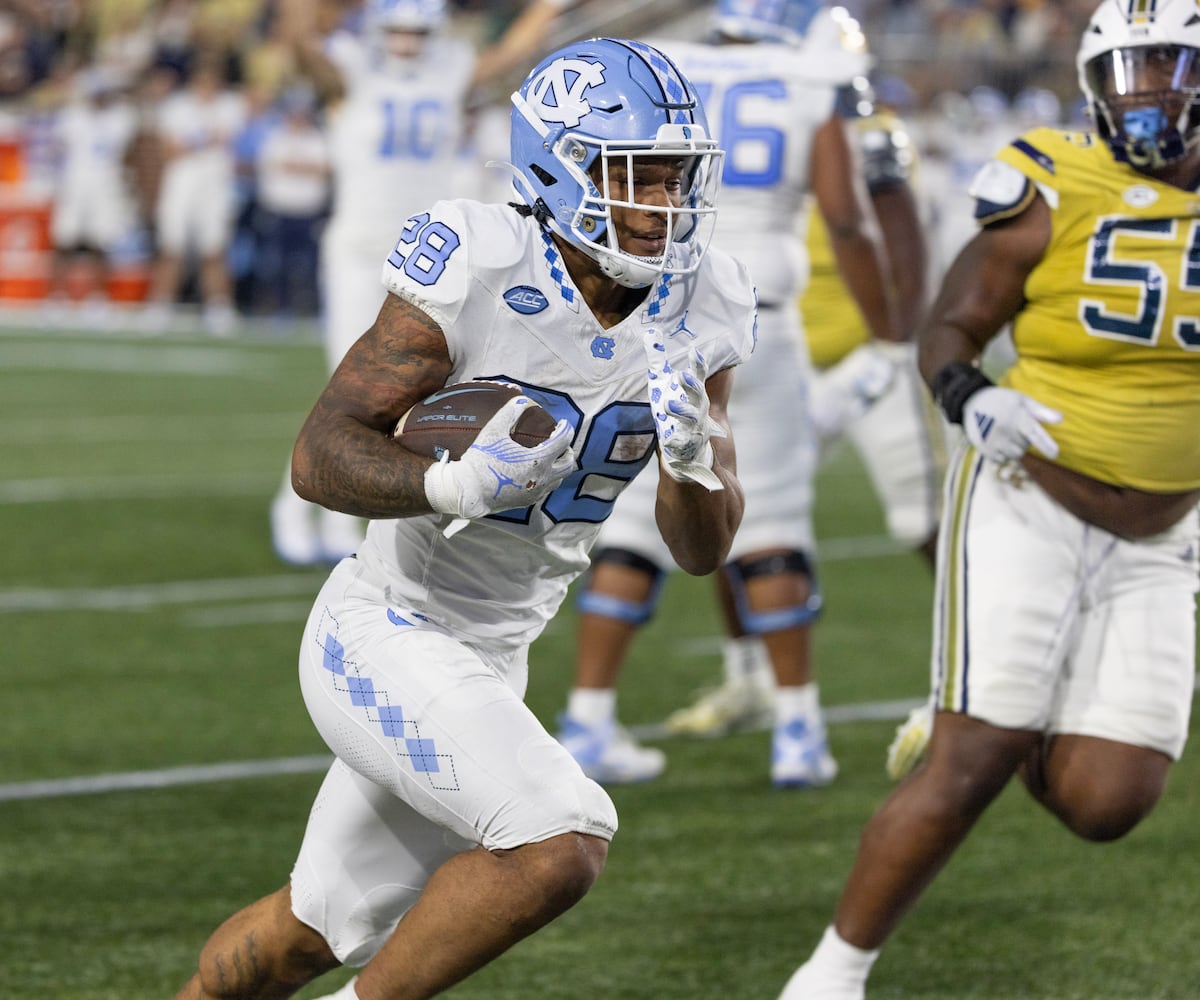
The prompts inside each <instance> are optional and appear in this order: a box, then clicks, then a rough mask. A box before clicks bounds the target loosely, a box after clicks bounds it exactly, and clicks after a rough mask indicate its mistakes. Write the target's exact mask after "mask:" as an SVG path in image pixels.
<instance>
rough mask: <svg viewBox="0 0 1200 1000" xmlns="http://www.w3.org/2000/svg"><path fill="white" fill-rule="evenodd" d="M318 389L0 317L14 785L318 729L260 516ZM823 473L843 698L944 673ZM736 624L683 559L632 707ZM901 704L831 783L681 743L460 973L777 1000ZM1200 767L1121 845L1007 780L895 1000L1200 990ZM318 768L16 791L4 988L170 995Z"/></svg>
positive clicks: (259, 751) (898, 954) (166, 762)
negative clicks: (514, 925) (597, 866)
mask: <svg viewBox="0 0 1200 1000" xmlns="http://www.w3.org/2000/svg"><path fill="white" fill-rule="evenodd" d="M322 381H323V361H322V358H321V353H320V349H319V347H318V345H316V344H315V343H311V342H302V343H299V344H295V343H288V342H285V341H283V340H280V339H278V338H276V339H271V338H266V337H263V338H257V339H256V338H253V337H249V338H244V339H243V340H240V341H236V342H205V341H203V340H197V339H188V338H186V337H177V338H170V339H153V340H141V339H135V338H122V337H119V336H107V337H83V336H80V337H75V336H69V335H61V334H56V335H50V334H39V333H34V332H19V331H13V330H10V331H8V332H6V333H3V334H0V421H2V424H0V426H3V427H4V429H5V430H4V434H3V436H2V439H0V518H2V519H3V522H2V523H3V529H4V530H3V538H4V559H3V561H2V563H0V622H2V624H3V629H4V636H5V644H4V648H5V657H4V661H3V666H2V667H0V678H2V679H3V682H4V686H3V692H4V693H3V700H2V702H0V704H2V706H3V737H2V739H0V745H2V746H3V748H4V752H3V753H2V754H0V785H4V784H12V783H19V782H29V781H34V780H52V779H60V778H70V777H79V776H95V775H104V774H109V773H114V772H126V771H153V770H156V769H160V768H168V767H179V766H184V765H204V764H214V763H220V762H226V761H238V760H255V759H262V758H285V757H297V756H305V755H314V754H321V753H323V752H324V748H323V746H322V744H321V743H320V740H319V739H318V738H317V737H316V735H315V734H314V733H313V731H312V728H311V726H310V724H309V722H308V719H307V716H306V715H305V713H304V710H303V706H302V705H301V701H300V697H299V693H298V690H297V686H296V683H295V655H296V643H297V639H298V635H299V629H300V626H301V624H302V621H303V617H304V615H305V612H306V609H307V604H308V601H309V599H310V597H311V595H312V594H313V593H314V592H315V590H316V588H317V587H318V586H319V584H320V581H321V574H320V573H319V572H307V571H296V570H287V569H285V568H283V567H281V566H280V565H279V564H278V563H277V561H276V560H275V558H274V556H273V554H272V552H271V549H270V543H269V538H268V534H267V520H266V519H267V505H268V503H269V500H270V497H271V495H272V493H273V491H274V489H275V486H276V484H277V483H278V481H279V478H280V476H281V475H282V471H283V465H284V461H285V458H286V455H287V452H288V449H289V448H290V443H291V439H292V436H293V434H294V432H295V429H296V427H297V426H298V424H299V422H300V420H301V419H302V418H303V415H304V413H305V411H306V410H307V408H308V406H309V404H310V403H311V401H312V399H313V397H314V396H315V394H316V392H317V391H318V389H319V387H320V384H321V382H322ZM818 491H819V504H818V528H819V534H820V536H821V538H822V539H823V540H824V541H825V543H826V549H827V551H828V553H829V554H830V558H829V559H827V560H825V561H823V562H822V564H821V568H820V572H821V581H822V586H823V589H824V593H825V598H826V613H825V617H824V620H823V621H822V623H821V624H820V626H819V627H818V630H817V634H816V635H817V638H816V658H817V667H818V671H819V674H820V679H821V686H822V693H823V698H824V700H825V702H826V703H827V704H829V705H848V704H853V703H858V702H863V701H870V700H879V699H883V700H891V699H904V698H916V697H919V696H920V695H921V694H923V692H924V687H925V676H926V669H927V668H926V659H927V647H928V634H929V591H930V579H929V575H928V573H927V571H926V570H925V568H924V567H923V566H922V565H921V563H920V562H919V561H918V560H916V558H915V557H912V556H910V555H908V554H904V553H892V554H885V555H875V556H866V557H857V558H851V557H848V556H847V546H846V545H845V544H843V543H842V541H841V540H844V539H851V540H852V539H857V538H867V539H877V538H878V536H879V535H880V534H881V533H882V528H881V522H880V518H879V514H878V510H877V507H876V505H875V503H874V501H873V499H872V497H871V494H870V490H869V487H868V486H867V484H866V481H865V479H864V477H863V474H862V471H861V469H860V468H859V466H858V464H857V462H856V460H855V459H854V457H853V455H852V454H851V453H849V452H842V453H839V454H837V455H836V456H834V458H833V460H832V461H831V462H830V464H829V465H827V466H826V467H825V469H824V471H823V473H822V476H821V481H820V484H819V487H818ZM213 580H228V581H241V582H242V584H243V585H242V587H241V588H240V589H239V590H237V591H235V592H230V593H226V594H217V593H213V592H212V591H210V590H207V589H205V588H204V587H203V586H202V585H203V584H204V583H205V582H206V581H213ZM167 584H171V585H177V584H192V585H193V586H192V587H191V588H190V589H188V588H184V587H178V586H173V587H172V589H166V590H164V589H162V587H165V585H167ZM717 640H718V627H717V625H716V619H715V613H714V604H713V601H712V596H711V585H710V582H709V581H704V580H695V579H691V578H687V577H683V576H676V577H672V578H671V579H670V581H669V583H668V585H667V587H666V589H665V592H664V603H663V606H662V610H661V613H660V615H659V617H658V618H657V619H656V620H655V621H654V622H653V623H652V624H651V625H650V626H648V627H647V628H646V629H645V630H644V632H643V634H642V635H641V636H640V637H639V639H638V642H637V644H636V645H635V648H634V652H633V656H632V659H631V661H630V663H629V666H628V669H627V673H626V678H625V683H624V685H623V687H622V689H621V710H622V715H623V717H624V719H625V721H627V722H630V723H650V722H654V721H656V720H658V719H661V718H662V716H663V715H664V714H665V713H666V712H667V711H669V710H670V709H672V708H674V707H677V705H678V704H679V703H680V702H681V701H683V700H684V699H685V698H687V697H688V696H689V695H690V693H691V692H692V691H693V690H694V689H695V688H696V687H698V686H701V685H703V684H706V683H709V682H711V681H712V680H714V679H715V678H716V676H717V673H718V671H719V659H718V655H717ZM572 641H573V629H572V613H571V611H570V608H569V607H568V608H567V609H565V611H564V613H563V614H562V615H561V616H560V618H559V619H558V620H557V621H556V622H554V623H553V624H552V626H551V628H550V629H549V630H548V631H547V633H546V634H545V635H544V636H543V638H542V639H541V640H540V641H539V642H538V643H537V645H536V646H535V647H534V650H533V653H532V657H531V663H532V670H531V684H530V693H529V700H530V704H531V705H532V706H533V708H534V710H535V711H536V712H537V713H538V714H539V715H540V716H541V717H542V718H543V719H544V720H546V721H547V722H548V724H550V725H553V718H554V715H555V714H556V713H557V712H558V711H559V710H560V709H561V707H562V702H563V698H564V695H565V691H566V688H567V685H568V683H569V679H570V668H571V659H572ZM893 726H894V723H892V722H888V721H883V722H860V723H846V724H840V725H837V726H835V727H834V729H833V731H832V739H833V744H834V749H835V751H836V753H837V756H838V758H839V760H840V763H841V766H842V776H841V777H840V779H839V780H838V781H837V782H836V783H835V784H834V785H833V786H832V787H830V788H828V789H824V790H821V791H816V792H808V793H780V792H776V791H773V790H772V789H771V788H770V787H769V784H768V782H767V753H768V741H767V736H766V734H764V733H750V734H745V735H741V736H737V737H733V738H729V739H724V740H719V741H693V742H686V741H675V742H670V743H663V744H662V745H663V746H664V748H666V749H667V751H668V753H669V757H670V762H669V766H668V770H667V772H666V774H665V775H664V776H663V778H662V779H661V780H660V781H658V782H655V783H653V784H650V785H645V786H640V787H627V788H616V789H613V790H612V795H613V798H614V800H615V801H616V804H617V807H618V810H619V813H620V817H621V829H620V832H619V833H618V835H617V837H616V839H615V841H614V843H613V847H612V853H611V856H610V860H609V865H608V868H607V870H606V872H605V874H604V876H603V877H602V878H601V880H600V882H599V883H598V884H597V886H596V888H595V889H594V890H593V892H592V893H591V894H590V895H589V896H588V898H587V899H586V900H584V901H583V903H581V904H580V905H579V906H578V907H576V908H575V909H574V910H573V911H571V912H570V913H568V914H567V915H566V916H564V917H563V918H562V919H560V920H559V921H558V922H556V923H555V924H553V925H551V926H550V927H549V928H547V929H546V930H544V931H542V932H541V933H539V934H537V935H535V936H534V937H532V938H530V939H529V940H528V941H526V942H524V943H522V944H521V945H520V946H518V947H517V948H516V949H514V950H513V951H512V952H510V953H509V954H508V955H506V956H504V957H503V958H502V959H501V960H500V961H498V962H496V963H495V964H494V965H492V966H491V967H489V968H487V969H485V970H484V971H482V972H481V973H479V974H478V975H476V976H475V977H473V978H472V979H470V980H468V981H467V982H466V983H464V984H462V985H461V986H460V987H458V988H456V989H455V990H453V991H451V994H450V995H453V996H455V997H458V998H461V1000H485V998H486V1000H577V998H578V1000H585V998H592V997H623V998H636V1000H675V998H679V1000H684V998H687V1000H709V998H711V1000H718V998H719V1000H743V998H744V1000H758V998H762V1000H773V998H774V997H775V996H776V995H777V993H778V990H779V988H780V987H781V985H782V983H783V982H784V980H785V979H786V978H787V976H788V974H789V973H790V971H791V969H792V968H793V966H794V965H795V964H796V963H797V962H798V961H800V960H801V959H802V958H803V957H804V956H805V955H806V954H807V952H808V951H809V949H810V948H811V946H812V945H813V943H814V942H815V940H816V939H817V937H818V936H819V934H820V932H821V929H822V928H823V926H824V925H825V923H826V922H827V921H828V919H829V916H830V913H831V910H832V907H833V905H834V902H835V900H836V897H837V893H838V891H839V888H840V885H841V881H842V879H843V877H844V876H845V873H846V870H847V868H848V866H849V864H850V861H851V858H852V855H853V851H854V848H855V844H856V841H857V838H858V834H859V831H860V830H861V828H862V825H863V823H864V822H865V820H866V819H867V817H868V816H869V815H870V813H871V812H872V810H873V809H874V808H875V806H876V805H877V804H878V802H879V801H880V800H881V798H882V797H883V796H884V795H885V794H886V793H887V791H888V788H889V785H888V783H887V780H886V778H885V777H884V774H883V769H882V762H883V750H884V747H885V746H886V744H887V742H888V740H889V739H890V736H891V732H892V729H893ZM1198 766H1200V765H1197V764H1196V763H1194V756H1193V757H1190V758H1189V757H1185V759H1184V761H1183V762H1182V763H1181V764H1180V765H1179V766H1178V767H1177V768H1176V769H1175V771H1174V772H1173V774H1172V778H1171V783H1170V786H1169V788H1168V791H1167V794H1166V796H1165V798H1164V800H1163V802H1162V804H1161V805H1160V807H1159V809H1158V810H1157V811H1156V812H1155V814H1154V815H1153V816H1152V817H1151V819H1150V820H1148V821H1147V822H1146V823H1144V824H1143V825H1142V827H1141V828H1139V829H1138V830H1137V831H1135V832H1134V833H1133V834H1132V835H1131V836H1130V837H1128V838H1127V839H1126V840H1124V841H1122V842H1120V843H1117V844H1112V845H1105V846H1095V845H1087V844H1084V843H1082V842H1080V841H1077V840H1075V839H1074V838H1072V837H1070V836H1069V835H1068V834H1067V833H1065V832H1064V831H1063V830H1061V829H1059V828H1058V827H1056V826H1055V825H1054V823H1053V822H1052V821H1051V820H1050V819H1049V817H1047V816H1046V815H1044V814H1042V813H1041V812H1039V811H1038V809H1037V808H1036V807H1035V806H1033V805H1032V804H1031V803H1030V802H1029V801H1028V800H1027V798H1025V797H1024V796H1023V795H1022V794H1021V793H1020V792H1019V791H1018V790H1016V789H1010V790H1009V791H1008V792H1006V793H1005V795H1003V796H1002V797H1001V799H1000V801H999V802H997V804H996V805H995V807H994V808H993V809H992V810H991V811H990V812H989V814H988V815H987V816H986V817H985V819H984V821H983V823H982V824H981V826H980V827H979V829H978V830H977V831H976V832H975V834H974V835H973V836H972V837H971V838H970V839H969V840H968V842H967V844H966V845H965V846H964V848H963V849H962V850H961V851H960V852H959V854H958V855H957V856H956V857H955V858H954V860H953V861H952V862H951V864H950V866H949V867H948V869H947V870H946V871H945V872H944V874H943V875H942V877H941V878H940V879H939V880H938V881H937V882H936V883H935V884H934V886H933V887H932V889H931V890H930V891H929V893H928V894H927V896H926V897H925V898H924V900H923V901H922V902H921V904H920V905H919V907H918V908H917V910H916V911H915V912H914V913H913V915H912V916H911V918H910V919H909V920H908V921H906V922H905V923H904V924H903V925H902V926H901V929H900V931H899V932H898V933H897V935H896V936H895V938H894V940H893V942H892V943H891V945H890V946H889V948H888V949H887V951H886V953H885V954H884V956H883V957H882V958H881V959H880V961H879V964H878V966H877V971H876V973H875V975H874V976H873V977H872V989H871V993H870V997H871V998H872V1000H899V998H906V1000H985V998H986V1000H1074V998H1079V1000H1158V998H1171V1000H1196V998H1197V997H1200V960H1198V959H1197V958H1196V945H1195V938H1196V904H1195V896H1196V889H1197V885H1198V884H1200V862H1198V861H1197V860H1196V859H1197V857H1200V792H1198V791H1197V789H1198V788H1200V773H1198V771H1197V768H1198ZM318 781H319V775H317V774H315V773H308V774H295V775H289V776H279V777H258V778H252V779H246V780H238V781H224V782H215V783H206V784H192V785H181V786H178V787H170V788H159V789H148V790H139V791H120V792H110V793H107V794H99V795H76V796H59V797H52V798H42V799H31V800H17V801H0V886H3V891H4V905H3V906H2V907H0V942H2V947H3V958H2V959H0V998H3V1000H47V998H49V1000H156V998H157V1000H162V998H167V997H170V996H172V995H173V992H174V990H175V989H176V988H177V987H178V986H179V984H180V983H181V982H182V981H183V980H184V979H185V978H186V977H187V975H188V974H189V972H190V969H191V967H192V963H193V962H194V959H195V954H196V951H197V950H198V948H199V947H200V945H201V944H202V942H203V941H204V939H205V937H206V936H207V934H208V933H209V931H210V930H211V929H212V928H213V927H214V926H215V925H216V924H217V923H219V922H220V921H221V920H222V919H224V917H226V916H227V915H229V914H230V913H231V912H233V910H235V909H236V908H237V907H239V906H241V905H243V904H245V903H247V902H249V901H251V900H252V899H254V898H256V897H257V896H259V895H261V894H263V893H265V892H268V891H270V890H271V889H273V888H275V887H276V886H277V885H279V884H281V883H282V882H283V881H284V880H285V879H286V877H287V873H288V870H289V868H290V865H291V863H292V860H293V857H294V853H295V849H296V846H297V844H298V842H299V837H300V833H301V830H302V828H303V823H304V819H305V815H306V812H307V809H308V805H309V803H310V800H311V797H312V795H313V792H314V790H315V788H316V786H317V783H318ZM338 981H339V977H338V976H336V975H335V976H331V977H329V978H328V979H327V980H326V981H325V982H324V983H322V984H319V985H317V986H314V987H311V988H310V989H309V990H307V991H305V992H304V993H303V994H301V995H302V996H303V997H315V996H318V995H320V994H322V993H324V992H326V991H328V990H330V989H332V988H333V987H334V986H335V985H336V984H337V982H338Z"/></svg>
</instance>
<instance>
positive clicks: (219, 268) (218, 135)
mask: <svg viewBox="0 0 1200 1000" xmlns="http://www.w3.org/2000/svg"><path fill="white" fill-rule="evenodd" d="M244 119H245V102H244V100H243V98H242V97H241V96H240V95H239V94H236V93H234V92H233V91H231V90H229V89H227V88H226V87H225V85H224V79H223V76H222V71H221V63H220V61H219V59H218V58H216V57H214V56H212V55H210V54H205V55H204V56H202V57H200V58H198V59H197V60H196V63H195V65H194V67H193V69H192V71H191V75H190V78H189V80H188V84H187V86H186V87H185V88H184V89H183V90H181V91H178V92H176V93H174V94H172V95H171V96H170V97H169V98H168V99H167V100H166V101H165V102H164V103H163V106H162V110H161V113H160V115H159V128H160V131H161V133H162V137H163V142H164V150H165V153H166V165H165V167H164V169H163V176H162V189H161V190H160V192H159V196H158V202H157V205H156V228H157V237H158V261H157V262H156V266H155V273H154V279H153V283H152V285H151V290H150V301H149V303H148V306H147V309H146V311H145V315H144V326H145V328H146V329H147V330H149V331H151V332H159V331H161V330H162V329H163V328H165V327H167V326H169V325H170V324H171V321H172V311H173V306H174V303H175V299H176V296H177V295H178V293H179V287H180V283H181V279H182V278H183V270H184V265H185V263H186V262H187V258H188V255H189V254H195V256H196V257H197V258H198V263H199V285H200V296H201V300H202V304H203V314H202V315H203V320H204V325H205V327H206V329H208V330H209V332H211V333H213V334H216V335H218V336H226V335H228V334H230V333H232V332H233V330H234V328H235V327H236V324H237V314H236V312H235V311H234V308H233V300H232V293H231V290H230V280H229V270H228V266H227V263H226V260H225V251H226V249H227V247H228V245H229V239H230V235H231V231H232V225H233V153H232V149H231V143H232V141H233V137H234V136H235V135H236V134H237V132H238V130H239V129H240V128H241V126H242V123H243V121H244Z"/></svg>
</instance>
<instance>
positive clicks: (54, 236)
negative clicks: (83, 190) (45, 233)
mask: <svg viewBox="0 0 1200 1000" xmlns="http://www.w3.org/2000/svg"><path fill="white" fill-rule="evenodd" d="M86 223H87V201H86V199H85V198H84V197H82V196H81V195H80V194H79V193H77V192H76V191H74V190H72V189H64V190H63V191H62V192H61V193H60V194H59V195H58V196H57V198H56V199H55V202H54V211H53V214H52V215H51V217H50V240H51V242H52V244H53V245H54V246H55V247H58V248H60V249H61V248H66V247H74V246H78V245H79V244H80V243H83V242H85V240H86V237H87V225H86Z"/></svg>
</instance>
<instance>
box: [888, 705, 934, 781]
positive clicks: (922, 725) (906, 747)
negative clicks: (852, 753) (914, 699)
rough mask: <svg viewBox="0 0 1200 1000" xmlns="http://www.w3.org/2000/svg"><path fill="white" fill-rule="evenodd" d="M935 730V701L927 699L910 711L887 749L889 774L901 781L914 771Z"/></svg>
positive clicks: (897, 728)
mask: <svg viewBox="0 0 1200 1000" xmlns="http://www.w3.org/2000/svg"><path fill="white" fill-rule="evenodd" d="M932 732H933V702H932V701H927V702H925V703H924V704H922V705H918V706H917V707H916V708H914V709H913V710H912V711H911V712H909V713H908V718H907V719H905V720H904V721H903V722H902V723H900V725H899V726H897V727H896V735H895V737H894V738H893V739H892V742H891V745H890V746H889V747H888V749H887V764H886V768H887V774H888V777H889V778H891V779H892V780H893V781H899V780H900V779H901V778H904V777H906V776H907V775H908V774H909V773H911V772H912V770H913V768H915V767H916V766H917V765H918V764H919V763H920V762H921V760H922V758H923V757H924V756H925V748H926V747H927V746H928V745H929V736H930V734H931V733H932Z"/></svg>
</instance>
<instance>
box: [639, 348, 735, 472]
mask: <svg viewBox="0 0 1200 1000" xmlns="http://www.w3.org/2000/svg"><path fill="white" fill-rule="evenodd" d="M644 343H645V347H646V363H647V367H648V371H649V383H650V384H649V390H650V409H651V411H652V412H653V413H654V426H655V429H656V431H657V432H658V447H659V450H660V451H661V452H662V467H663V468H664V469H665V470H666V472H667V475H669V476H670V477H671V478H672V479H674V480H675V481H676V482H684V481H687V480H690V481H691V482H694V483H699V484H700V485H701V486H703V487H704V488H705V489H706V490H709V491H710V492H715V491H716V490H721V489H724V488H725V487H724V485H723V484H722V483H721V480H720V479H719V478H718V477H717V474H716V473H715V472H713V470H712V464H713V449H712V442H711V441H710V438H714V437H724V436H725V429H724V428H723V427H722V426H721V425H720V424H718V423H717V422H716V421H715V420H713V419H711V418H710V417H709V415H708V393H706V392H705V390H704V380H705V379H706V378H708V363H707V362H706V361H705V360H704V355H702V354H701V353H700V351H699V350H697V349H696V348H695V347H693V348H691V349H690V350H689V351H688V366H687V367H686V368H682V369H680V370H678V371H677V370H676V369H674V368H672V367H671V363H670V361H668V360H667V349H666V346H665V345H664V344H663V342H662V339H661V335H660V334H659V332H658V331H657V330H655V329H654V328H653V327H651V328H649V329H647V330H646V333H645V337H644Z"/></svg>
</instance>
